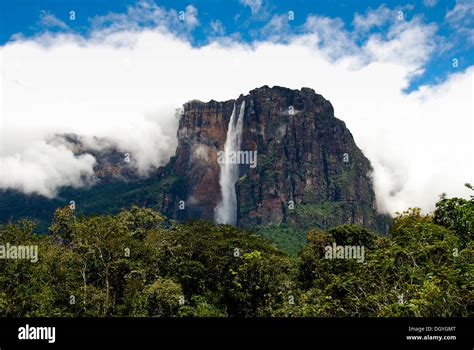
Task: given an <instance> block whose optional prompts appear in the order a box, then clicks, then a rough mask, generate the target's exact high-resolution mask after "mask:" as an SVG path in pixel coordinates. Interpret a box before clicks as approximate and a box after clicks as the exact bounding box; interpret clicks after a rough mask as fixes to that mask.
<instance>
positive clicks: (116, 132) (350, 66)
mask: <svg viewBox="0 0 474 350" xmlns="http://www.w3.org/2000/svg"><path fill="white" fill-rule="evenodd" d="M311 18H313V19H311ZM314 19H315V17H310V18H309V19H308V21H307V26H308V29H310V30H311V31H310V32H309V33H305V34H304V35H300V36H294V35H293V36H291V37H289V38H288V40H287V42H286V43H272V42H268V41H262V42H258V43H255V44H253V45H248V44H244V43H237V42H235V41H232V40H231V39H228V40H227V41H225V42H224V41H218V42H212V43H210V44H209V45H206V46H202V47H198V48H195V47H192V46H191V45H190V44H189V42H188V41H186V40H184V39H183V38H178V37H177V36H175V35H172V34H170V33H166V32H164V31H163V30H162V28H156V29H155V30H152V29H142V30H135V29H133V30H131V31H124V30H119V31H115V32H113V33H110V32H105V33H104V32H96V33H94V35H92V37H91V38H90V39H87V40H86V39H84V38H80V37H77V36H72V35H70V34H69V35H56V36H52V35H43V36H42V37H36V38H33V39H19V40H17V41H14V42H11V43H8V44H7V45H5V46H3V47H1V49H0V50H1V52H0V53H1V56H0V57H1V58H2V61H3V62H2V65H3V70H2V77H1V79H2V85H3V94H2V95H3V103H2V116H3V121H2V122H3V124H2V140H1V145H2V148H1V149H0V157H2V160H3V162H2V169H1V171H2V176H1V178H2V181H1V182H0V186H1V187H13V188H18V189H20V190H23V191H26V192H39V193H43V194H49V195H53V194H54V190H55V189H56V188H57V187H58V186H63V185H70V184H72V185H76V186H79V185H81V183H82V182H83V181H84V178H87V177H88V176H89V177H90V176H91V169H92V166H93V165H92V164H93V159H91V158H90V157H86V158H82V159H78V158H74V157H73V156H72V154H71V153H70V152H69V151H68V150H66V149H64V148H61V147H59V146H57V147H56V146H54V145H46V144H45V140H46V139H47V138H48V137H50V136H51V135H52V134H54V133H63V132H75V133H78V134H81V135H89V136H91V135H96V136H104V137H110V138H112V139H115V140H116V141H117V142H118V143H119V145H120V148H121V149H122V150H124V151H127V150H131V151H130V153H133V156H134V157H136V159H137V164H138V166H139V167H140V169H141V170H142V172H143V173H146V171H147V170H149V169H151V168H153V167H156V166H159V165H160V164H164V163H166V161H167V159H168V157H169V156H170V155H172V154H173V153H174V150H175V147H176V135H175V133H176V127H177V119H176V117H175V115H174V110H175V108H178V107H179V106H181V105H182V104H183V103H184V102H186V101H189V100H191V99H200V100H203V101H208V100H210V99H215V100H227V99H231V98H236V97H237V96H239V95H240V94H241V93H247V92H248V91H249V90H251V89H253V88H255V87H259V86H262V85H270V86H271V85H280V86H287V87H289V88H298V89H299V88H301V87H303V86H307V87H311V88H313V89H315V91H316V92H318V93H320V94H322V95H323V96H324V97H326V98H327V99H329V100H330V101H331V102H332V104H333V106H334V108H335V113H336V116H337V117H338V118H340V119H343V120H344V121H345V122H346V123H347V126H348V127H349V129H350V130H351V132H352V134H353V135H354V137H355V140H356V142H357V144H358V145H359V146H360V147H361V148H362V150H363V151H364V153H365V154H366V155H367V156H368V158H369V159H370V160H371V162H372V165H373V167H374V169H375V172H374V181H375V186H376V192H377V198H378V202H379V204H380V206H381V207H383V208H385V209H387V210H389V211H390V212H393V211H395V210H403V209H406V208H407V207H409V206H419V207H422V208H425V209H432V208H433V205H434V202H435V200H436V198H437V196H438V195H439V194H440V193H442V192H447V193H448V194H449V195H463V196H467V195H468V193H467V191H466V190H465V188H464V186H463V184H464V183H465V182H469V181H470V182H473V179H472V174H474V169H473V159H474V154H473V150H474V145H473V139H474V138H473V129H472V113H473V107H472V101H473V98H472V79H473V78H472V74H473V70H474V68H473V67H471V68H469V69H468V70H466V71H464V72H460V73H458V74H456V75H452V76H451V77H450V78H449V79H448V80H447V81H446V82H444V83H442V84H441V85H438V86H431V87H430V86H426V87H423V88H421V89H420V90H419V91H416V92H413V93H410V94H405V93H403V92H402V90H403V89H404V88H405V87H406V86H407V84H408V82H409V79H410V78H411V77H412V76H413V74H416V73H417V72H419V71H420V70H421V69H423V64H424V63H425V62H426V61H427V60H428V59H429V56H430V54H432V52H433V46H432V40H433V38H432V34H433V31H435V28H434V27H433V26H427V25H423V24H422V23H421V22H420V21H416V20H415V21H413V22H408V23H405V24H403V25H399V26H397V27H392V29H391V32H390V34H389V36H388V37H386V38H383V37H380V36H372V37H371V38H369V40H368V41H367V43H366V45H365V46H363V47H359V48H358V47H354V46H353V43H351V37H350V35H349V34H347V33H346V32H345V30H344V28H343V25H342V23H341V22H339V21H338V20H331V19H327V18H320V19H322V21H320V22H319V23H316V22H315V21H314ZM333 40H336V41H337V42H339V44H338V45H339V46H338V47H336V48H335V49H331V48H330V47H331V46H334V41H333ZM38 42H45V43H47V45H46V46H44V45H42V44H38ZM164 48H165V49H164ZM329 50H335V51H333V53H334V52H337V55H338V56H337V58H338V59H337V60H334V59H332V58H331V56H330V55H328V54H327V52H328V51H329ZM38 145H40V146H38ZM51 147H53V149H52V148H51ZM35 152H36V153H35ZM15 153H18V154H20V155H21V157H22V158H21V159H22V160H21V162H19V164H16V165H14V166H13V165H12V162H13V160H12V157H14V155H15Z"/></svg>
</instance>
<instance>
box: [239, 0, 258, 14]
mask: <svg viewBox="0 0 474 350" xmlns="http://www.w3.org/2000/svg"><path fill="white" fill-rule="evenodd" d="M240 3H241V4H242V5H244V6H248V7H250V10H251V11H252V14H253V15H255V14H257V13H258V11H259V10H260V9H261V8H262V0H240Z"/></svg>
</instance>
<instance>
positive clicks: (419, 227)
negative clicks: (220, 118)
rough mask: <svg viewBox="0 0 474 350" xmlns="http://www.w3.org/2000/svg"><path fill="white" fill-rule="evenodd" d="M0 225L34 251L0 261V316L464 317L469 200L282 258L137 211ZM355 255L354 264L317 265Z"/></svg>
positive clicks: (237, 234) (472, 226)
mask: <svg viewBox="0 0 474 350" xmlns="http://www.w3.org/2000/svg"><path fill="white" fill-rule="evenodd" d="M34 230H35V224H34V223H33V222H32V221H29V220H21V221H19V222H17V223H13V224H7V225H1V226H0V245H6V244H7V243H9V244H10V245H37V246H38V251H39V259H38V261H37V262H36V263H32V262H30V261H29V260H21V259H0V269H1V271H2V272H3V273H2V274H1V275H0V314H1V315H3V316H16V317H21V316H26V317H33V316H35V317H36V316H46V317H53V316H80V317H83V316H85V317H88V316H93V317H96V316H97V317H105V316H136V317H149V316H152V317H155V316H158V317H159V316H162V317H167V316H198V317H201V316H205V317H207V316H224V317H225V316H241V317H253V316H311V317H313V316H316V317H318V316H320V317H324V316H326V317H329V316H348V317H359V316H379V317H391V316H441V317H446V316H447V317H450V316H472V315H473V311H472V306H473V296H474V295H473V290H474V288H473V278H472V277H473V260H472V258H473V252H474V245H473V232H474V198H473V197H471V199H470V200H466V199H461V198H446V196H444V195H443V196H441V198H440V200H439V202H438V203H437V205H436V210H435V212H434V213H433V214H432V215H422V214H421V213H420V210H419V209H409V210H407V211H406V212H404V213H401V214H399V215H398V216H397V217H396V218H395V219H394V221H393V224H392V226H391V228H390V231H389V234H388V235H387V236H380V235H377V234H375V233H373V232H370V231H369V230H367V229H365V228H363V227H360V226H356V225H343V226H339V227H336V228H333V229H330V230H327V231H321V230H317V229H313V230H310V231H309V232H308V233H307V239H308V243H307V244H306V245H305V246H304V248H303V249H302V251H301V252H300V253H299V254H298V256H296V257H295V256H289V255H287V254H285V253H283V252H282V251H280V250H278V249H277V248H276V247H274V246H273V245H272V244H271V243H270V242H269V241H268V240H266V239H265V238H263V237H262V236H260V235H257V234H255V233H253V232H247V231H245V230H242V229H239V228H236V227H233V226H228V225H215V224H213V223H210V222H205V221H194V222H189V223H184V224H179V223H175V222H170V221H168V220H167V219H166V218H165V217H163V216H161V215H160V214H159V213H157V212H155V211H153V210H152V209H148V208H138V207H132V208H131V209H129V210H123V211H121V212H120V213H119V214H117V215H103V216H87V217H86V216H79V217H78V216H76V215H75V214H74V211H73V210H71V209H70V208H68V207H66V208H60V209H57V210H56V212H55V216H54V220H53V222H52V224H51V225H50V227H49V232H48V233H49V234H36V233H35V232H34ZM333 243H336V244H338V245H360V246H363V247H364V248H365V259H364V262H363V263H360V262H357V261H356V260H354V259H335V260H331V259H326V258H325V247H326V246H328V245H332V244H333Z"/></svg>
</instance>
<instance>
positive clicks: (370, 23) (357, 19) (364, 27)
mask: <svg viewBox="0 0 474 350" xmlns="http://www.w3.org/2000/svg"><path fill="white" fill-rule="evenodd" d="M395 15H396V13H394V11H393V10H391V9H389V8H387V7H386V6H385V5H382V6H380V7H379V8H377V9H375V10H368V11H367V12H366V13H365V15H360V14H358V13H356V14H355V16H354V20H353V21H352V24H353V25H354V28H355V30H356V31H362V32H368V31H369V30H371V29H372V28H374V27H381V26H383V25H384V24H385V23H387V22H388V21H390V20H393V19H394V18H395Z"/></svg>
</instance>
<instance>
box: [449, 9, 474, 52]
mask: <svg viewBox="0 0 474 350" xmlns="http://www.w3.org/2000/svg"><path fill="white" fill-rule="evenodd" d="M445 20H446V21H447V22H448V23H449V24H450V25H451V26H452V27H453V28H454V29H456V31H457V33H458V34H460V35H462V36H464V37H465V38H466V40H467V43H468V44H469V45H472V44H474V2H473V1H471V0H456V4H455V6H454V7H453V8H452V9H451V10H450V11H448V12H447V13H446V16H445Z"/></svg>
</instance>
